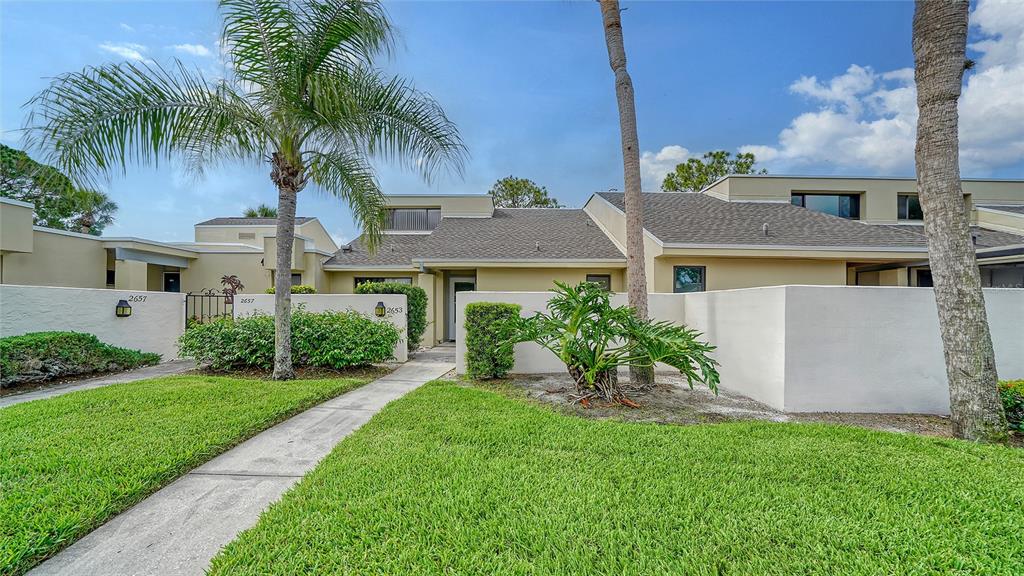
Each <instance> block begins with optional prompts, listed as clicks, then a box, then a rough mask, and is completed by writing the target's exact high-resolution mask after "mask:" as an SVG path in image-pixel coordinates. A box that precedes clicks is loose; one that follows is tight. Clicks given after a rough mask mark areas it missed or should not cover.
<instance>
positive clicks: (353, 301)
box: [234, 294, 409, 362]
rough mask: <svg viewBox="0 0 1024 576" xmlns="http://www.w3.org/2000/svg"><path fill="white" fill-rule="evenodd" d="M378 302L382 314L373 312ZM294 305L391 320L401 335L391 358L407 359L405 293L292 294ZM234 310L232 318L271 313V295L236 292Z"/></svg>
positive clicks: (382, 320) (381, 320)
mask: <svg viewBox="0 0 1024 576" xmlns="http://www.w3.org/2000/svg"><path fill="white" fill-rule="evenodd" d="M378 302H383V303H384V307H385V309H386V312H385V315H384V317H383V318H378V317H377V316H376V315H375V313H374V308H375V307H376V306H377V303H378ZM298 305H302V306H303V308H304V309H305V310H306V311H307V312H325V311H328V310H333V311H338V312H345V311H347V310H354V311H356V312H359V313H360V314H363V315H364V316H369V317H370V318H372V319H374V320H377V321H378V322H391V323H392V324H394V326H395V328H398V333H399V334H401V335H402V337H401V339H400V340H399V341H398V344H396V345H395V359H396V360H397V361H399V362H405V361H406V360H408V359H409V348H408V345H407V344H406V334H407V333H408V329H407V323H406V312H405V310H406V299H405V294H292V308H294V307H295V306H298ZM234 313H235V317H236V318H237V317H238V316H247V315H249V314H255V313H259V314H270V315H273V314H274V295H273V294H244V295H243V294H239V295H238V296H236V297H235V305H234Z"/></svg>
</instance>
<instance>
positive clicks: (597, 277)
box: [587, 274, 612, 292]
mask: <svg viewBox="0 0 1024 576" xmlns="http://www.w3.org/2000/svg"><path fill="white" fill-rule="evenodd" d="M587 282H593V283H594V284H600V285H601V288H604V289H605V290H607V291H608V292H611V291H612V276H611V274H587Z"/></svg>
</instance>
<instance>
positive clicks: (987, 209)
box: [974, 204, 1024, 218]
mask: <svg viewBox="0 0 1024 576" xmlns="http://www.w3.org/2000/svg"><path fill="white" fill-rule="evenodd" d="M999 208H1024V204H1003V205H1000V206H999V207H998V208H997V207H995V205H993V204H989V205H987V206H977V205H976V206H975V207H974V209H975V210H979V211H981V212H995V213H997V214H1006V215H1007V216H1017V217H1018V218H1024V214H1021V213H1020V212H1012V211H1010V210H1000V209H999Z"/></svg>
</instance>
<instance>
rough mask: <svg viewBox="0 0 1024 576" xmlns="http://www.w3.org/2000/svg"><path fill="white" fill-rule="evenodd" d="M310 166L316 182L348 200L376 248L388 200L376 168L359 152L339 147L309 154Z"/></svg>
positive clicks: (329, 192) (333, 194) (310, 172)
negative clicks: (378, 183) (379, 181)
mask: <svg viewBox="0 0 1024 576" xmlns="http://www.w3.org/2000/svg"><path fill="white" fill-rule="evenodd" d="M307 167H308V170H309V176H310V178H311V179H312V180H313V183H314V184H316V185H317V186H318V187H319V188H320V189H321V190H323V191H324V192H326V193H328V194H330V195H332V196H336V197H338V198H340V199H342V200H344V201H346V202H347V203H348V205H349V208H351V210H352V216H353V217H354V219H355V221H356V223H357V224H360V225H361V226H362V229H363V239H364V241H365V242H366V243H367V246H368V248H369V249H370V250H375V249H376V247H377V244H378V242H379V241H380V236H381V230H382V229H383V228H384V207H385V206H386V204H387V201H386V200H385V198H384V194H383V193H382V192H381V190H380V186H378V185H377V177H376V175H375V174H374V172H373V168H371V167H370V166H369V165H368V164H367V163H366V162H365V161H363V159H362V158H361V157H360V156H359V155H358V154H355V153H352V152H346V151H343V150H340V149H335V150H332V151H329V152H314V153H312V154H310V157H309V159H308V161H307Z"/></svg>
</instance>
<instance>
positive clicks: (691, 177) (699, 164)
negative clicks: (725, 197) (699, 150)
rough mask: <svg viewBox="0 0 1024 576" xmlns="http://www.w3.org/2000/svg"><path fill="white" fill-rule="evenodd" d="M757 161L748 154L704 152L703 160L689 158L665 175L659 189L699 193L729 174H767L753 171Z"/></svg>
mask: <svg viewBox="0 0 1024 576" xmlns="http://www.w3.org/2000/svg"><path fill="white" fill-rule="evenodd" d="M756 162H757V159H756V158H755V157H754V155H753V154H752V153H750V152H741V153H739V154H736V156H735V157H733V156H732V154H730V153H729V152H726V151H725V150H714V151H711V152H705V153H704V156H703V159H698V158H690V159H689V160H687V161H686V162H683V163H682V164H676V169H675V170H674V171H672V172H669V173H668V174H666V175H665V180H663V181H662V183H661V189H662V190H663V191H665V192H700V191H701V190H703V189H705V188H707V187H708V186H710V185H711V184H713V183H714V182H715V181H716V180H718V179H719V178H721V177H723V176H728V175H730V174H767V173H768V171H767V170H754V164H755V163H756Z"/></svg>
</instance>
